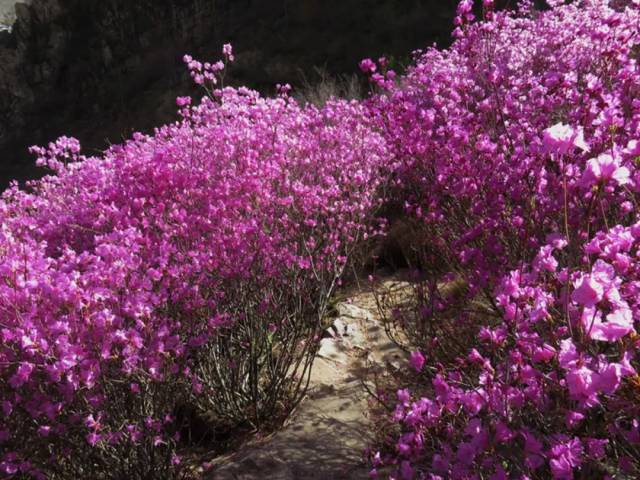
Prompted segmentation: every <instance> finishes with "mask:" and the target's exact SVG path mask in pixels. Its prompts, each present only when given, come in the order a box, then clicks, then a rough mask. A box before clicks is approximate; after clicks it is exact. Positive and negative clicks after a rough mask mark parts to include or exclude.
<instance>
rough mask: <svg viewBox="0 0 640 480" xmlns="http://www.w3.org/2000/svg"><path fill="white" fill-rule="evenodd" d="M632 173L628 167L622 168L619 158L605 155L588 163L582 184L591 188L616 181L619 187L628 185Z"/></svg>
mask: <svg viewBox="0 0 640 480" xmlns="http://www.w3.org/2000/svg"><path fill="white" fill-rule="evenodd" d="M630 175H631V172H630V171H629V169H628V168H627V167H622V166H620V160H619V158H618V157H612V156H611V155H609V154H608V153H603V154H601V155H599V156H597V157H596V158H592V159H590V160H589V161H588V162H587V167H586V168H585V171H584V173H583V174H582V178H581V180H580V184H581V185H582V186H583V187H586V188H590V187H592V186H593V185H596V184H597V183H600V182H602V183H604V184H606V183H607V182H609V181H610V180H614V181H615V182H616V183H617V184H618V185H626V184H628V183H629V182H630V181H631V180H630V178H629V177H630Z"/></svg>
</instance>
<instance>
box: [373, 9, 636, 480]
mask: <svg viewBox="0 0 640 480" xmlns="http://www.w3.org/2000/svg"><path fill="white" fill-rule="evenodd" d="M492 3H493V2H491V1H484V2H483V18H484V20H480V21H476V19H475V17H474V13H473V10H472V2H470V1H466V0H465V1H462V2H460V4H459V7H458V17H457V19H456V25H457V28H456V30H455V32H454V36H455V37H456V38H457V41H456V42H455V44H454V45H453V47H452V48H451V49H449V50H446V51H437V50H435V49H431V50H428V51H426V52H424V53H422V54H421V55H420V56H419V57H418V58H417V59H416V63H415V65H414V66H413V67H411V68H410V70H409V72H408V73H407V74H406V76H405V77H404V78H402V79H401V81H400V82H399V83H398V84H396V83H389V82H388V81H387V80H386V79H385V75H384V67H382V72H378V77H377V78H375V79H373V80H374V81H375V82H376V83H378V84H379V85H380V86H381V88H382V89H383V92H381V93H380V95H379V96H378V97H376V98H374V99H373V100H372V102H371V103H372V106H373V109H374V111H375V114H376V116H377V118H378V119H379V121H380V122H381V125H383V126H384V127H383V128H384V132H385V135H386V137H387V139H388V142H389V145H390V146H391V148H393V150H394V155H395V156H396V158H397V159H398V160H399V161H400V166H399V169H398V170H397V171H396V177H395V178H396V179H395V187H394V189H395V191H394V195H393V196H394V197H395V199H396V200H399V202H400V204H401V206H403V207H404V209H405V211H406V212H407V214H408V216H409V219H410V220H409V222H410V224H411V225H412V231H413V236H412V238H411V242H409V243H411V245H412V246H413V248H414V252H417V253H415V255H414V258H413V261H414V262H415V265H417V266H418V267H419V271H418V273H417V275H418V277H419V282H420V283H419V288H416V289H415V295H414V299H413V301H412V302H411V304H410V305H408V306H404V307H403V308H399V309H397V310H396V311H395V312H393V314H391V318H390V319H389V321H390V322H392V323H393V324H394V325H396V326H397V328H398V329H401V330H403V331H404V334H405V336H406V337H408V342H407V343H408V347H409V348H411V349H413V354H412V357H411V358H412V363H413V366H414V368H415V370H416V376H415V378H414V379H413V380H408V381H407V384H406V385H403V386H404V387H408V388H402V389H400V390H399V391H398V392H397V404H396V408H395V412H394V414H393V415H392V417H391V418H390V419H389V422H390V424H391V427H392V428H391V429H390V430H389V431H388V432H387V437H386V438H385V441H383V443H386V444H387V445H385V447H384V448H382V450H381V451H380V452H378V454H377V455H375V456H374V458H373V463H374V466H375V467H376V469H374V471H373V474H374V475H375V474H376V472H377V468H379V467H382V466H384V465H389V464H390V465H393V466H395V467H394V468H395V469H396V473H395V474H394V478H402V479H411V478H430V479H440V478H453V479H472V478H473V479H479V478H491V479H493V480H499V479H506V478H518V479H525V478H556V479H571V478H576V477H577V478H605V477H608V478H637V476H638V475H640V425H639V423H638V422H639V418H640V415H639V414H640V381H639V380H640V377H639V376H638V368H639V367H640V358H639V356H638V348H639V347H640V343H639V338H640V337H638V336H637V334H636V326H637V322H638V319H639V318H640V304H639V301H640V296H639V294H640V263H639V261H640V250H639V249H638V246H639V245H640V223H639V220H640V219H639V218H638V204H637V201H638V192H640V171H639V170H638V162H639V161H640V70H639V66H638V61H639V60H640V4H639V2H637V1H634V2H608V1H578V2H572V3H571V4H569V5H563V3H564V2H560V1H555V2H548V3H549V4H550V6H551V7H552V8H551V10H549V11H546V12H535V11H533V10H532V9H531V5H529V4H527V2H521V3H520V6H519V12H517V13H514V12H495V11H494V10H493V5H492ZM364 67H365V69H367V70H368V71H369V72H374V71H377V70H379V66H378V67H377V66H376V65H375V64H372V63H369V64H366V65H364ZM451 280H455V281H457V282H458V283H459V284H460V283H462V284H463V285H464V289H463V295H460V294H459V293H458V294H457V295H455V296H451V295H448V294H447V291H446V290H447V289H446V286H447V285H448V283H449V282H450V281H451ZM620 475H628V476H629V477H621V476H620Z"/></svg>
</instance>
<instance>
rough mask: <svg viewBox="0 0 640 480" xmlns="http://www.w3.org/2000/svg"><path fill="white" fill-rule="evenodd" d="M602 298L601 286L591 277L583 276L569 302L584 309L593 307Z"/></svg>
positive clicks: (602, 290)
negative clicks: (571, 301) (582, 306)
mask: <svg viewBox="0 0 640 480" xmlns="http://www.w3.org/2000/svg"><path fill="white" fill-rule="evenodd" d="M603 296H604V289H603V288H602V285H601V284H600V283H599V282H597V281H595V280H594V279H593V278H592V277H591V276H589V275H583V276H582V278H581V279H580V280H579V281H578V282H577V287H576V289H575V290H574V291H573V293H572V294H571V300H573V301H574V302H576V303H578V304H580V305H584V306H585V307H593V306H595V305H596V304H597V303H598V302H600V301H601V300H602V298H603Z"/></svg>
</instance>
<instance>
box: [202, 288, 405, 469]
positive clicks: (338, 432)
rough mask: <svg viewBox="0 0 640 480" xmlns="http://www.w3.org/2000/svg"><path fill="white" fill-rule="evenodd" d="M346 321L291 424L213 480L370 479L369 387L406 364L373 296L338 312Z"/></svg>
mask: <svg viewBox="0 0 640 480" xmlns="http://www.w3.org/2000/svg"><path fill="white" fill-rule="evenodd" d="M336 309H337V311H338V316H337V317H336V318H335V320H334V322H333V325H332V327H331V328H330V329H329V330H328V331H327V338H324V339H323V340H322V343H321V349H320V352H319V357H318V358H317V359H316V361H315V362H314V366H313V370H312V373H311V387H310V389H309V392H308V395H307V398H305V400H304V401H303V402H302V403H301V405H300V407H299V408H298V410H297V411H296V412H295V413H294V415H293V416H292V418H291V419H290V421H289V422H288V424H287V425H286V426H285V427H284V428H283V429H282V430H280V431H279V432H277V433H276V434H274V435H273V436H271V437H270V438H268V439H265V440H263V441H260V442H254V443H252V444H250V445H248V446H246V447H245V448H243V449H242V450H241V451H240V452H238V453H236V454H235V455H234V456H233V457H232V458H230V459H228V461H227V463H226V464H222V465H219V466H217V467H214V468H213V469H212V471H211V472H210V473H209V475H208V476H207V477H206V478H207V479H210V480H257V479H270V480H293V479H296V480H298V479H299V480H314V479H318V480H319V479H323V480H325V479H326V480H334V479H335V480H340V479H345V480H346V479H349V480H352V479H353V480H358V479H366V478H368V468H367V467H366V465H365V463H364V461H363V457H362V453H363V451H364V449H365V448H366V447H367V444H368V441H369V440H370V436H371V425H370V423H369V422H370V420H369V419H368V418H367V411H368V401H369V395H368V393H367V391H366V388H365V385H364V384H363V383H364V382H366V381H367V372H370V371H371V369H372V368H376V366H382V365H388V364H393V365H397V366H399V365H400V364H402V362H404V355H403V354H402V352H401V351H400V350H398V349H397V347H396V346H395V345H394V344H393V343H391V342H390V341H389V340H388V338H387V336H386V334H385V332H384V328H383V326H382V325H381V323H380V321H379V320H378V318H377V315H376V310H377V309H376V303H375V298H374V296H373V294H372V292H371V291H367V290H361V291H357V292H354V293H353V294H352V295H351V296H350V297H349V298H348V299H347V300H345V301H344V302H341V303H339V304H338V305H337V306H336Z"/></svg>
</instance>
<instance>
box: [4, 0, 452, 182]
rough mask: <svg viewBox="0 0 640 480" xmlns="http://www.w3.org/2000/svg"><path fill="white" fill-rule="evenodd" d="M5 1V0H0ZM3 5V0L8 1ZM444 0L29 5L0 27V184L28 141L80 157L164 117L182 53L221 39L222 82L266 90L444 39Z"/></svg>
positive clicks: (211, 49)
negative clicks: (226, 55) (73, 148)
mask: <svg viewBox="0 0 640 480" xmlns="http://www.w3.org/2000/svg"><path fill="white" fill-rule="evenodd" d="M2 1H3V3H6V2H5V0H2ZM10 3H13V2H10ZM456 3H457V1H456V0H440V1H437V2H436V1H433V0H135V1H132V0H32V1H31V2H30V3H29V4H27V3H18V4H16V6H15V12H16V22H15V24H14V26H13V29H12V31H11V32H10V33H9V32H0V183H1V184H2V185H6V183H7V181H8V180H9V179H11V178H19V179H25V178H28V177H32V176H34V175H36V172H34V171H33V169H31V167H30V165H31V163H32V159H31V158H30V156H29V155H28V153H27V152H26V148H27V146H28V145H31V144H37V143H40V144H41V143H46V142H48V141H50V140H52V139H53V138H55V137H56V136H58V135H61V134H69V135H74V136H77V137H79V138H80V139H81V141H83V144H84V145H85V147H88V151H89V152H91V151H92V149H94V150H95V149H101V148H104V147H105V146H106V145H107V144H108V143H110V142H119V141H121V140H122V138H123V137H126V136H128V135H129V134H130V132H131V131H132V130H145V129H148V128H150V127H152V126H153V125H157V124H158V123H161V122H163V121H167V120H170V119H171V118H173V117H172V115H173V113H174V111H175V107H174V103H173V100H174V98H175V96H176V95H178V94H185V93H193V90H190V88H191V87H190V85H189V81H188V76H187V75H186V74H185V72H184V68H183V65H182V64H181V60H180V59H181V57H182V55H183V54H184V53H187V52H189V53H193V54H195V55H200V56H202V57H207V58H217V56H218V52H219V50H220V46H221V45H222V43H224V42H228V41H230V42H232V43H233V44H234V47H235V50H236V52H237V54H238V55H237V57H238V64H237V65H236V66H235V67H234V72H233V75H234V77H235V78H234V83H245V84H248V85H250V86H253V87H255V88H258V89H261V90H264V91H270V89H272V86H273V85H274V84H275V83H278V82H280V83H282V82H289V83H292V84H293V85H294V86H295V85H296V84H299V83H300V79H301V76H302V75H303V74H306V75H310V72H312V71H313V67H314V66H324V67H325V68H326V69H327V70H328V71H329V72H330V73H333V74H339V73H350V72H355V70H356V66H357V62H358V60H359V59H361V58H362V57H364V56H377V55H380V54H387V55H393V56H396V57H406V56H407V55H408V53H409V52H410V51H411V50H413V49H415V48H420V47H423V46H426V45H429V44H431V43H432V42H434V41H438V42H439V43H441V44H442V43H446V42H448V39H449V31H450V29H451V19H452V16H453V11H454V9H455V4H456Z"/></svg>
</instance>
